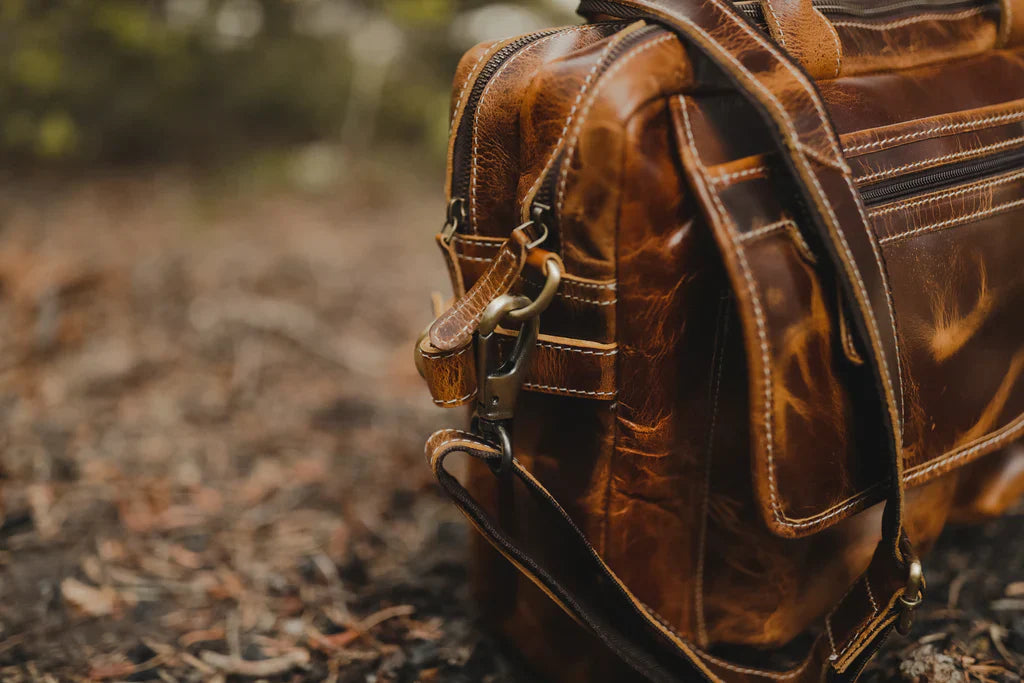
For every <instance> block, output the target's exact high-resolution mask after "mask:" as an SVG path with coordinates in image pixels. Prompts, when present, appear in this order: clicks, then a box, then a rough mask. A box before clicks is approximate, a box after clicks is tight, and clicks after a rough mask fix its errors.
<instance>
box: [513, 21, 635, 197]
mask: <svg viewBox="0 0 1024 683" xmlns="http://www.w3.org/2000/svg"><path fill="white" fill-rule="evenodd" d="M626 35H629V34H628V33H627V34H626ZM624 37H625V36H624V35H621V34H616V37H615V38H613V39H612V40H610V41H608V44H607V45H606V46H605V48H604V49H603V50H601V54H600V55H598V57H597V61H596V62H595V63H594V66H593V67H592V68H591V69H590V72H589V73H588V74H587V78H586V79H585V80H584V81H583V85H582V86H581V87H580V91H579V92H578V93H576V101H575V102H573V104H572V108H571V109H570V110H569V116H567V117H566V119H565V125H564V126H562V132H561V134H560V135H559V136H558V142H556V143H555V146H554V148H552V150H551V156H549V157H548V160H547V162H545V164H544V168H543V169H542V170H541V172H540V174H539V175H538V176H537V180H535V181H534V183H533V186H531V187H530V190H529V191H528V192H527V193H526V196H525V198H524V199H527V200H528V199H529V198H530V197H531V196H533V195H534V194H535V193H536V192H537V188H539V187H540V184H541V183H542V182H543V181H544V177H545V176H547V174H548V171H549V170H551V165H552V164H553V163H555V159H557V158H558V154H559V153H560V152H561V151H562V144H563V143H564V142H565V137H566V136H567V135H568V134H569V128H570V127H571V126H572V124H573V121H575V119H576V111H577V109H579V106H580V103H581V102H583V96H584V95H586V93H587V91H588V90H589V89H590V84H591V82H592V81H593V80H594V76H596V75H597V71H598V69H600V68H601V64H603V63H604V60H605V58H606V57H607V56H608V54H609V53H610V52H611V51H612V49H613V48H614V47H615V46H616V45H618V44H619V43H620V42H621V41H622V39H623V38H624ZM528 203H529V202H528V201H524V202H523V206H524V207H525V206H527V204H528Z"/></svg>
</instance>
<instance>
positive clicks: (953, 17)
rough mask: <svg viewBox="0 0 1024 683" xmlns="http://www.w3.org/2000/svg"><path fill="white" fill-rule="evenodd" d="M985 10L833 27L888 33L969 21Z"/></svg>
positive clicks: (837, 22)
mask: <svg viewBox="0 0 1024 683" xmlns="http://www.w3.org/2000/svg"><path fill="white" fill-rule="evenodd" d="M984 11H985V10H984V9H983V8H977V7H976V8H974V9H968V10H963V11H960V12H957V13H955V14H948V13H947V14H939V13H935V12H933V13H931V14H920V15H917V16H914V17H909V18H907V19H900V20H899V21H891V22H889V23H887V24H868V23H865V22H861V21H833V22H832V25H833V26H845V27H847V28H862V29H866V30H869V31H887V30H889V29H893V28H901V27H903V26H909V25H911V24H917V23H920V22H922V21H957V20H959V19H967V18H968V17H972V16H974V15H975V14H981V13H982V12H984Z"/></svg>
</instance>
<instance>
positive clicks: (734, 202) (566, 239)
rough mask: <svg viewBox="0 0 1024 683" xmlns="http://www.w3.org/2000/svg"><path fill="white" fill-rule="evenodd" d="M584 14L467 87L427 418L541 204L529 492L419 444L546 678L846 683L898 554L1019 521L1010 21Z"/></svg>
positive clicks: (477, 64) (775, 1)
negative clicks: (544, 274)
mask: <svg viewBox="0 0 1024 683" xmlns="http://www.w3.org/2000/svg"><path fill="white" fill-rule="evenodd" d="M829 4H833V3H829ZM861 4H863V3H861ZM582 13H583V15H584V16H585V17H586V18H587V19H588V20H589V21H590V22H591V23H590V24H587V25H584V26H577V27H566V28H564V29H560V30H551V31H545V32H540V33H538V34H534V35H533V36H531V37H528V38H525V39H524V38H518V39H516V38H513V39H509V40H505V41H499V42H497V43H493V44H488V45H483V46H480V47H478V48H475V49H474V50H472V51H471V52H469V53H468V54H467V55H466V57H465V58H464V59H463V61H462V63H461V64H460V66H459V69H458V73H457V76H456V82H455V87H454V91H453V99H452V112H453V123H452V141H451V145H450V148H449V168H448V183H447V188H448V199H449V201H451V200H461V201H462V202H464V206H465V207H466V211H465V220H462V221H460V223H459V226H458V230H457V232H456V234H455V235H454V238H453V239H451V240H450V241H445V240H439V243H440V244H441V246H442V253H443V254H444V257H445V260H446V263H447V264H448V266H449V271H450V274H451V277H452V282H453V287H454V289H455V294H456V301H455V303H454V304H453V306H452V307H451V308H450V309H449V310H448V311H446V312H445V313H444V314H442V316H441V317H440V318H439V319H438V320H437V321H436V322H435V323H434V325H433V326H432V328H431V330H430V334H429V335H428V337H427V338H426V339H424V340H423V341H422V343H421V344H420V346H419V348H418V349H417V353H418V354H419V355H420V357H421V360H422V361H423V367H424V374H425V377H426V379H427V383H428V385H429V387H430V389H431V392H432V395H433V398H434V400H435V402H437V403H438V404H439V405H444V406H456V405H463V404H466V403H471V402H472V400H473V397H474V396H475V392H476V389H477V381H478V378H477V377H476V365H475V361H474V346H473V344H474V341H473V337H474V331H475V325H476V323H477V322H478V321H479V317H480V315H481V314H482V311H483V309H484V308H485V307H486V305H487V304H488V303H489V302H490V300H492V299H493V298H494V297H495V296H497V295H499V294H503V293H507V292H512V293H518V294H524V295H526V296H529V297H531V298H532V297H535V296H536V295H537V294H538V292H539V291H540V287H541V285H542V283H543V279H542V278H541V277H540V276H539V274H538V273H537V272H534V271H535V269H532V268H531V267H530V266H528V265H527V264H526V262H527V253H528V252H529V249H528V245H527V241H528V240H527V238H526V237H524V233H522V232H521V231H520V232H517V231H516V228H517V226H520V225H521V224H522V223H524V222H529V221H530V220H531V218H532V217H533V214H532V213H531V211H532V210H533V209H534V208H535V207H536V205H537V204H538V203H540V204H543V205H544V206H547V207H549V208H550V214H549V216H550V219H549V223H548V228H549V231H550V234H549V235H548V236H547V239H546V241H545V243H544V245H543V248H544V249H550V250H552V251H555V252H557V253H558V255H559V256H560V257H561V259H562V261H563V263H564V266H565V277H564V279H563V282H562V284H561V286H560V288H559V290H558V292H557V294H556V296H555V298H554V300H553V302H552V304H551V306H550V307H549V308H548V310H547V311H545V312H544V313H543V314H542V316H541V321H540V329H541V337H540V340H539V341H538V344H537V348H536V349H535V352H534V355H533V360H532V363H531V367H530V368H529V370H528V372H527V377H526V380H525V384H524V387H523V389H524V391H523V393H522V394H521V395H520V397H519V401H518V404H517V406H516V410H515V418H514V421H513V423H512V443H513V444H514V456H515V470H514V473H513V476H512V477H511V479H512V480H515V481H516V482H518V483H517V484H516V486H517V487H519V488H520V489H522V490H521V491H519V492H518V493H516V494H515V495H512V494H511V493H510V490H508V489H509V488H510V487H511V484H508V485H506V484H503V483H502V481H501V480H496V479H495V477H494V475H493V474H492V473H491V470H490V468H489V467H487V464H492V465H493V463H494V462H495V460H496V458H497V457H498V454H496V453H495V448H494V446H493V445H492V444H489V443H487V442H486V440H482V439H480V437H476V436H473V435H471V434H468V433H464V432H458V431H448V432H443V433H441V434H440V435H435V437H434V438H433V439H432V441H431V443H430V444H428V455H429V456H430V459H431V464H432V467H433V468H434V471H435V473H436V474H437V475H438V478H439V480H440V481H441V483H442V486H443V487H444V488H445V489H446V490H447V491H448V492H449V493H450V494H451V495H452V496H453V497H454V498H455V499H456V502H458V503H459V505H460V508H462V509H463V511H464V512H466V513H467V516H468V517H469V518H470V520H471V521H472V522H473V523H474V524H475V525H476V526H477V527H478V528H480V529H481V531H483V532H484V533H483V535H484V536H485V537H487V539H488V540H489V541H490V542H491V545H494V546H495V547H499V551H500V552H499V553H497V554H496V553H494V551H493V550H492V549H491V547H490V545H487V544H484V543H481V544H480V547H479V548H478V549H477V551H476V552H475V557H476V559H475V565H476V570H475V574H476V576H478V577H479V578H478V580H477V581H476V582H475V585H476V594H477V597H478V600H479V601H480V602H481V605H482V607H483V612H484V614H485V616H486V617H487V619H488V621H489V623H491V624H492V625H493V626H494V628H496V629H497V630H498V631H500V632H501V633H503V634H504V635H505V636H506V637H508V638H509V639H510V640H511V641H512V642H514V643H515V644H516V645H517V646H518V647H519V648H520V649H521V650H522V651H523V653H524V655H525V656H526V658H527V660H528V661H529V662H530V663H531V664H532V665H533V666H534V667H535V668H536V669H537V670H538V671H540V672H541V673H543V674H546V675H547V676H549V677H551V678H552V679H553V680H588V681H590V680H629V679H631V678H633V677H635V676H638V675H641V676H643V677H646V678H648V679H650V680H661V679H664V680H699V679H701V678H703V679H706V680H722V681H734V680H737V681H746V680H750V681H762V680H763V681H777V680H792V681H802V680H821V679H822V678H821V677H823V676H824V677H825V679H826V680H828V679H831V680H853V679H855V678H856V677H857V674H858V673H859V670H860V668H861V667H862V666H863V663H864V661H865V660H866V657H868V656H870V653H871V652H873V650H874V649H875V647H876V646H877V645H878V644H879V643H880V642H881V640H882V639H884V636H885V634H886V633H888V630H889V629H891V628H892V625H893V622H894V621H895V619H896V617H895V616H893V615H894V614H895V611H898V609H899V605H900V596H901V595H902V591H903V590H904V589H903V588H902V583H901V581H898V580H895V579H893V575H894V574H893V572H894V571H895V570H894V568H896V569H899V570H900V571H904V572H905V570H906V566H905V564H906V560H907V557H908V556H909V555H907V553H905V552H904V551H903V550H902V549H901V548H902V547H903V546H902V544H903V543H905V542H908V541H912V542H913V546H914V547H915V548H916V551H917V552H918V553H919V554H924V553H926V552H927V550H928V549H929V548H930V547H931V545H932V544H933V543H934V541H935V539H936V538H937V537H938V535H939V533H940V532H941V531H942V528H943V526H944V525H945V524H946V523H947V522H948V521H950V520H953V521H958V522H977V521H979V520H982V519H986V518H990V517H992V516H996V515H1000V514H1003V513H1005V512H1006V511H1007V510H1008V509H1010V508H1011V507H1012V506H1014V505H1018V504H1019V501H1020V498H1021V495H1022V494H1024V448H1022V447H1021V446H1020V444H1019V443H1018V442H1019V441H1020V437H1021V434H1022V432H1024V317H1022V316H1021V315H1020V312H1021V311H1022V310H1024V269H1021V267H1020V265H1019V264H1021V263H1024V231H1022V225H1024V0H999V1H996V2H991V1H984V2H976V3H965V4H963V5H957V6H955V7H942V6H929V3H928V2H927V0H924V1H923V2H922V3H920V5H916V4H915V5H906V6H903V5H901V8H900V9H898V10H896V11H894V12H893V11H890V12H886V13H879V14H869V15H867V16H864V15H858V14H855V13H846V14H844V13H842V12H836V11H834V10H833V11H828V12H823V11H822V10H820V9H818V8H816V7H815V6H813V5H812V4H811V3H810V2H809V1H808V0H785V1H781V0H762V1H761V2H760V3H758V16H759V17H760V18H759V19H755V20H750V19H748V18H744V17H742V16H740V15H739V14H738V13H737V12H736V10H735V9H733V8H732V7H731V6H729V5H727V4H725V3H724V2H723V1H722V0H642V1H641V0H621V1H619V2H588V3H583V7H582ZM499 331H500V332H501V333H502V334H503V335H504V336H503V340H504V342H503V344H502V348H510V347H511V345H512V343H513V341H514V339H515V336H514V335H515V333H516V332H515V329H514V326H509V327H507V328H502V329H501V330H499ZM454 452H463V453H468V454H469V455H470V456H472V457H471V458H470V459H471V461H473V462H472V463H471V466H470V468H469V474H468V476H467V477H463V478H461V479H462V481H460V479H459V478H456V477H454V476H453V475H451V474H448V473H447V470H445V469H444V465H443V463H444V461H445V460H446V459H447V458H448V457H449V455H451V454H452V453H454ZM529 501H535V502H536V505H537V506H539V507H536V509H535V507H534V506H533V503H531V502H529ZM544 509H547V511H546V512H545V511H544ZM551 509H555V510H560V511H563V512H564V516H565V518H566V519H568V520H571V525H569V526H566V525H565V524H564V523H563V522H562V521H559V520H561V519H562V517H561V514H560V513H559V514H555V515H554V517H552V516H551V514H552V513H551ZM488 520H498V522H499V523H497V524H494V523H492V522H491V521H488ZM880 529H881V530H882V531H881V533H880V531H879V530H880ZM880 536H881V537H882V538H883V542H882V543H879V537H880ZM579 543H582V544H583V545H580V546H579V547H580V548H581V549H580V550H577V549H576V545H575V544H579ZM588 549H589V550H588ZM502 556H504V557H502ZM537 558H539V560H538V559H537ZM506 559H511V560H512V561H513V564H514V565H515V566H517V567H518V568H519V569H520V571H516V570H515V569H512V568H510V566H509V565H508V564H507V562H506ZM535 560H536V561H537V562H539V565H538V566H540V565H543V569H544V571H535V570H534V569H533V567H534V561H535ZM595 560H596V561H595ZM925 568H927V561H925ZM890 570H893V571H890ZM895 573H896V574H898V573H899V572H898V571H897V572H895ZM600 604H606V605H610V607H607V609H608V610H611V612H610V614H611V615H612V617H614V618H605V617H606V616H608V615H600V614H599V615H598V616H594V612H593V610H597V609H598V607H596V605H600ZM619 605H621V607H618V606H619ZM588 606H590V607H592V608H593V610H592V609H590V607H588ZM616 610H618V611H616ZM563 612H568V613H569V615H570V616H571V617H572V619H570V618H568V617H566V615H565V614H564V613H563ZM616 622H617V625H615V624H616ZM659 624H660V626H659ZM581 625H582V626H583V627H584V628H580V626H581ZM628 633H644V634H647V635H643V636H642V637H641V636H636V637H635V639H633V640H631V638H632V636H629V635H628ZM808 633H811V634H817V635H819V636H820V637H819V638H817V640H815V641H814V643H815V644H814V645H812V646H811V647H810V649H809V650H808V649H807V648H806V647H805V648H803V650H802V651H801V652H800V654H799V655H798V656H797V657H796V660H795V661H796V664H795V665H794V666H793V667H791V668H787V667H784V666H782V667H777V668H772V667H771V666H767V667H766V665H765V663H766V662H768V661H774V660H773V658H772V656H770V655H769V651H770V650H775V649H779V648H785V649H786V651H787V652H789V653H792V648H793V647H795V646H794V643H799V642H801V637H802V636H806V635H807V634H808ZM538 634H544V635H543V636H542V637H541V636H539V635H538ZM594 634H596V640H595V635H594ZM624 641H625V644H624ZM602 643H603V645H601V644H602ZM638 648H639V650H638ZM797 649H799V647H797ZM639 651H642V655H643V656H641V654H637V652H639ZM652 652H653V653H654V654H651V653H652ZM610 653H614V654H615V655H617V656H614V657H613V656H612V655H611V654H610ZM726 653H728V655H729V656H728V657H726V656H725V655H726ZM623 662H625V664H623ZM638 662H639V663H638ZM651 662H654V664H650V663H651ZM648 664H650V666H649V667H648V668H644V667H645V666H647V665H648ZM638 671H640V672H642V673H641V674H638V673H637V672H638ZM679 671H685V672H686V673H685V674H678V672H679Z"/></svg>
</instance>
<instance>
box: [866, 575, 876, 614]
mask: <svg viewBox="0 0 1024 683" xmlns="http://www.w3.org/2000/svg"><path fill="white" fill-rule="evenodd" d="M864 587H865V588H867V589H868V600H870V601H871V610H872V611H871V614H873V615H874V614H878V602H876V601H875V594H874V592H873V591H872V590H871V581H869V580H868V575H867V574H864Z"/></svg>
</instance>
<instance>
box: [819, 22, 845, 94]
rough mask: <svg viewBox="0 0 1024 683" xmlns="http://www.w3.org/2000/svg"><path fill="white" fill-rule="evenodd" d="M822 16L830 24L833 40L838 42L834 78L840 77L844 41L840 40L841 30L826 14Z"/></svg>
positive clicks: (829, 28) (829, 30)
mask: <svg viewBox="0 0 1024 683" xmlns="http://www.w3.org/2000/svg"><path fill="white" fill-rule="evenodd" d="M812 11H813V10H812ZM821 18H822V19H824V20H825V23H826V24H828V32H829V33H830V34H831V35H832V41H833V42H834V43H835V44H836V72H835V74H834V75H833V78H839V74H840V72H842V70H843V43H842V41H841V40H839V31H837V30H836V28H835V25H833V24H832V22H831V21H829V20H828V19H825V15H821Z"/></svg>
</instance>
